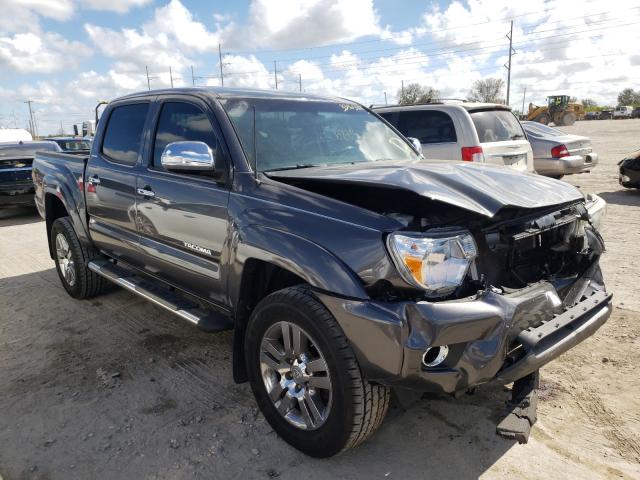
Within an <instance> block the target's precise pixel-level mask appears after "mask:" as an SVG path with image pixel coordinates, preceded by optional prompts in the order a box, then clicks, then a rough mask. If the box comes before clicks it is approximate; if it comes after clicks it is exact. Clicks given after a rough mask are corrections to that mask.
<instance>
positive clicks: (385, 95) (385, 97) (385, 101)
mask: <svg viewBox="0 0 640 480" xmlns="http://www.w3.org/2000/svg"><path fill="white" fill-rule="evenodd" d="M384 104H385V105H389V104H388V103H387V92H384Z"/></svg>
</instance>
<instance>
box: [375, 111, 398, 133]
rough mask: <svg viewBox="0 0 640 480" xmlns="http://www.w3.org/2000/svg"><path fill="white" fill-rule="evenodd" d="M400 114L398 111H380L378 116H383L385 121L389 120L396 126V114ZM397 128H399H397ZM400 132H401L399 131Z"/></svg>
mask: <svg viewBox="0 0 640 480" xmlns="http://www.w3.org/2000/svg"><path fill="white" fill-rule="evenodd" d="M399 115H400V114H399V113H398V112H384V113H381V114H380V116H381V117H382V118H384V119H385V120H386V121H387V122H389V123H390V124H391V125H393V126H394V127H396V128H398V116H399ZM398 130H399V128H398ZM400 133H402V132H400Z"/></svg>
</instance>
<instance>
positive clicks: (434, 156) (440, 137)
mask: <svg viewBox="0 0 640 480" xmlns="http://www.w3.org/2000/svg"><path fill="white" fill-rule="evenodd" d="M380 115H381V116H382V117H383V118H384V119H385V120H387V121H388V122H389V123H391V124H392V125H393V126H394V127H396V128H397V129H398V130H399V131H400V133H402V134H403V135H404V136H405V137H413V138H417V139H418V140H420V143H421V144H422V153H423V155H424V157H425V158H427V159H429V160H460V155H461V151H460V148H458V138H457V135H456V128H455V126H454V122H453V119H452V118H451V116H450V115H449V114H448V113H446V112H442V111H439V110H401V111H397V112H383V113H380Z"/></svg>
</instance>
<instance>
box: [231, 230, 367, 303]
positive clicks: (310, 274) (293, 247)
mask: <svg viewBox="0 0 640 480" xmlns="http://www.w3.org/2000/svg"><path fill="white" fill-rule="evenodd" d="M232 243H233V246H232V251H234V252H235V258H234V259H233V260H234V262H233V263H235V264H236V265H238V266H240V268H237V269H234V270H235V271H236V272H238V274H239V276H240V277H242V271H243V268H242V266H244V263H245V262H246V261H247V260H249V259H257V260H263V261H265V262H268V263H272V264H274V265H277V266H278V267H281V268H283V269H285V270H288V271H290V272H291V273H294V274H296V275H298V276H299V277H300V278H303V279H304V280H305V282H307V283H308V284H309V285H311V286H312V287H313V288H316V289H318V290H322V291H326V292H332V293H335V294H338V295H340V296H343V297H349V298H357V299H363V300H364V299H367V298H369V296H368V295H367V292H366V291H365V290H364V287H363V285H362V281H361V280H360V277H358V276H357V275H356V273H355V272H353V271H352V270H351V269H350V268H349V267H348V266H347V265H346V264H345V263H344V262H342V261H341V260H340V259H339V258H337V257H336V256H335V255H333V253H331V252H330V251H328V250H326V249H325V248H324V247H322V246H321V245H318V244H317V243H314V242H312V241H310V240H307V239H306V238H303V237H300V236H298V235H295V234H294V233H290V232H286V231H283V230H278V229H275V228H271V227H267V226H262V225H249V226H247V227H243V228H241V229H240V230H238V231H237V234H236V235H235V236H234V241H233V242H232ZM235 280H236V281H235V282H232V281H231V279H230V283H229V287H231V290H232V292H231V293H232V295H231V299H232V301H234V303H233V304H236V303H235V301H236V300H237V299H238V298H239V294H240V292H239V288H240V282H241V278H236V279H235Z"/></svg>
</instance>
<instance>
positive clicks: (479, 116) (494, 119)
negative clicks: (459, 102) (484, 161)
mask: <svg viewBox="0 0 640 480" xmlns="http://www.w3.org/2000/svg"><path fill="white" fill-rule="evenodd" d="M469 114H470V115H471V120H472V121H473V125H474V126H475V128H476V132H477V133H478V139H479V140H480V143H492V142H507V141H510V140H522V139H524V138H525V135H524V130H523V129H522V125H520V122H519V121H518V119H517V118H516V117H515V115H514V114H513V113H511V112H510V111H509V110H476V111H473V110H472V111H470V112H469Z"/></svg>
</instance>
